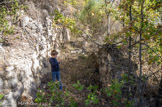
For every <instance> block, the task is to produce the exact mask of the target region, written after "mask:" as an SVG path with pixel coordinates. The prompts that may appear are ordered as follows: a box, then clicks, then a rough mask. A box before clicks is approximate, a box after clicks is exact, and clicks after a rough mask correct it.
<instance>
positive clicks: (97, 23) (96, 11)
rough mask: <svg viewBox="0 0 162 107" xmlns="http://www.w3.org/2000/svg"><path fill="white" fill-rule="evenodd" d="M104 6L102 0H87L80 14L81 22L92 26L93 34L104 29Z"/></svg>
mask: <svg viewBox="0 0 162 107" xmlns="http://www.w3.org/2000/svg"><path fill="white" fill-rule="evenodd" d="M103 6H104V4H103V2H102V0H99V1H97V0H87V1H86V3H85V6H84V8H83V9H82V10H81V12H80V14H79V20H80V22H81V23H82V24H83V25H85V26H86V27H89V28H90V30H91V32H92V33H91V34H92V35H95V34H96V33H99V32H101V31H102V29H103V23H104V22H105V17H106V15H105V10H104V8H103Z"/></svg>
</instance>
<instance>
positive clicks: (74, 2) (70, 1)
mask: <svg viewBox="0 0 162 107" xmlns="http://www.w3.org/2000/svg"><path fill="white" fill-rule="evenodd" d="M67 4H70V5H72V6H77V5H78V4H79V2H78V1H77V0H64V5H67Z"/></svg>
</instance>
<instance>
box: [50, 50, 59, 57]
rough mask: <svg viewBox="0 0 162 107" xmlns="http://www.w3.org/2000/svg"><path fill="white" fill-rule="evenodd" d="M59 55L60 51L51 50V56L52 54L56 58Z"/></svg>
mask: <svg viewBox="0 0 162 107" xmlns="http://www.w3.org/2000/svg"><path fill="white" fill-rule="evenodd" d="M57 55H58V52H57V51H56V50H52V51H51V56H52V57H54V58H56V57H57Z"/></svg>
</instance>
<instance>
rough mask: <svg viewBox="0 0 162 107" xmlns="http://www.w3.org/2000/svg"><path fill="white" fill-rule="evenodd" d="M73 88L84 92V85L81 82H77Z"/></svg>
mask: <svg viewBox="0 0 162 107" xmlns="http://www.w3.org/2000/svg"><path fill="white" fill-rule="evenodd" d="M73 87H74V88H75V89H76V90H79V91H82V90H83V89H84V85H81V83H80V81H79V80H78V81H77V84H73Z"/></svg>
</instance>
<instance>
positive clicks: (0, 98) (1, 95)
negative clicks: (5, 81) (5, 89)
mask: <svg viewBox="0 0 162 107" xmlns="http://www.w3.org/2000/svg"><path fill="white" fill-rule="evenodd" d="M3 97H4V95H3V94H0V106H1V104H2V102H1V100H2V99H3Z"/></svg>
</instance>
